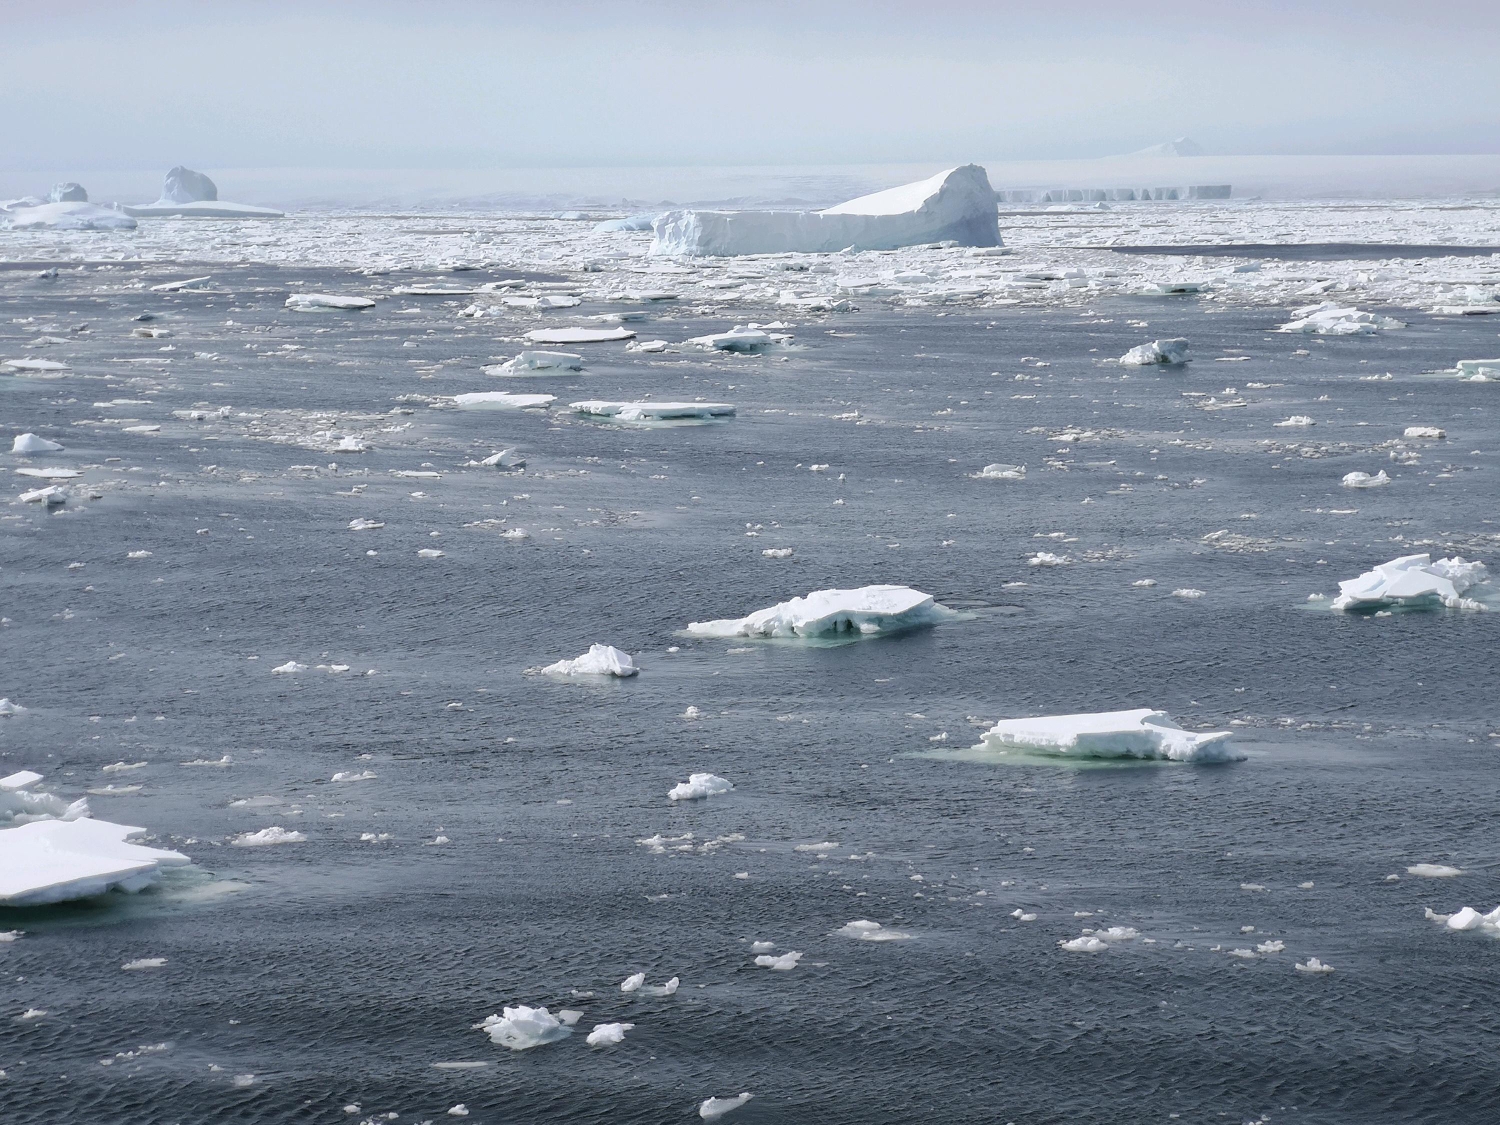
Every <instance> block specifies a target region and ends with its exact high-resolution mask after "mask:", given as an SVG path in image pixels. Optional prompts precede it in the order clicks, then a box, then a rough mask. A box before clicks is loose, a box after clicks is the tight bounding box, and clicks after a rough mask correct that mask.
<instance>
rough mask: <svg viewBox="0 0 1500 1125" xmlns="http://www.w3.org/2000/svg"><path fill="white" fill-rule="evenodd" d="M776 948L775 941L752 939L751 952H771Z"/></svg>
mask: <svg viewBox="0 0 1500 1125" xmlns="http://www.w3.org/2000/svg"><path fill="white" fill-rule="evenodd" d="M775 948H776V943H775V942H774V941H752V942H751V943H750V952H751V953H769V952H771V950H773V949H775Z"/></svg>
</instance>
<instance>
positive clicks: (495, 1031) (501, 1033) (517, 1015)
mask: <svg viewBox="0 0 1500 1125" xmlns="http://www.w3.org/2000/svg"><path fill="white" fill-rule="evenodd" d="M474 1026H475V1028H477V1029H478V1030H480V1031H483V1032H484V1033H485V1034H487V1035H488V1036H489V1037H490V1042H491V1043H496V1044H499V1045H500V1046H501V1047H508V1048H510V1049H511V1050H512V1051H527V1050H530V1049H531V1048H532V1047H540V1046H541V1045H542V1044H544V1043H555V1042H557V1040H559V1039H566V1038H567V1037H568V1036H569V1035H571V1034H573V1029H572V1028H571V1027H569V1026H567V1025H566V1024H564V1023H563V1022H562V1021H561V1020H559V1019H558V1018H557V1017H556V1016H554V1015H553V1014H552V1013H551V1012H549V1011H547V1009H546V1008H531V1007H528V1006H527V1005H525V1004H518V1005H516V1006H515V1007H514V1008H505V1009H503V1012H502V1014H501V1015H498V1016H487V1017H485V1019H484V1021H483V1022H482V1023H477V1024H475V1025H474Z"/></svg>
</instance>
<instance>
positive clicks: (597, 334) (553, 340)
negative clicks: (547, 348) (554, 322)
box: [526, 328, 635, 344]
mask: <svg viewBox="0 0 1500 1125" xmlns="http://www.w3.org/2000/svg"><path fill="white" fill-rule="evenodd" d="M526 338H527V339H528V340H532V341H534V342H536V343H538V344H604V343H609V342H611V341H613V340H632V339H634V338H635V333H634V332H633V331H631V330H630V329H629V328H533V329H532V330H531V331H530V332H528V333H526Z"/></svg>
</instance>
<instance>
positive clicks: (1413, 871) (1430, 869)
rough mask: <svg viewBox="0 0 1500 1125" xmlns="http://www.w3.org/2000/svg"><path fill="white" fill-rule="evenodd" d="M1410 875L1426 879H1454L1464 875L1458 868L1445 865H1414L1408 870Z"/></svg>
mask: <svg viewBox="0 0 1500 1125" xmlns="http://www.w3.org/2000/svg"><path fill="white" fill-rule="evenodd" d="M1406 873H1407V874H1408V875H1418V876H1421V877H1422V878H1424V879H1452V878H1454V877H1455V876H1458V875H1462V874H1463V871H1462V870H1461V869H1460V868H1457V867H1449V866H1448V865H1447V864H1445V863H1414V864H1412V865H1411V866H1410V867H1408V868H1407V869H1406Z"/></svg>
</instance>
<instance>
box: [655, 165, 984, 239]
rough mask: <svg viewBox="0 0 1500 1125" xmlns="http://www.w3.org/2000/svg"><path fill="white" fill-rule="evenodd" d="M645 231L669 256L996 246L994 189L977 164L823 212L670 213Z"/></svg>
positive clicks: (841, 204)
mask: <svg viewBox="0 0 1500 1125" xmlns="http://www.w3.org/2000/svg"><path fill="white" fill-rule="evenodd" d="M651 229H652V233H653V240H652V244H651V252H652V253H653V254H658V255H669V256H673V257H678V256H696V255H714V256H729V255H737V254H787V253H802V254H829V253H836V252H837V251H840V250H844V249H846V248H851V247H852V248H854V249H857V250H893V249H896V248H897V247H901V246H912V245H916V244H918V243H924V242H956V243H958V244H959V245H962V246H998V245H1000V220H999V213H998V210H997V208H996V206H995V193H994V190H993V189H992V188H991V187H990V181H989V178H988V177H987V176H986V175H985V171H984V169H983V168H981V167H979V165H977V164H965V165H963V166H962V167H959V168H950V169H948V170H947V171H943V172H939V173H938V174H937V175H935V176H932V177H931V178H929V179H926V180H920V181H918V182H917V183H912V184H905V185H903V186H901V187H895V188H890V189H888V190H886V191H880V192H875V193H874V194H872V195H863V196H860V197H859V198H858V199H851V200H849V201H848V202H847V203H840V204H839V205H838V206H836V207H829V208H828V209H826V210H824V211H668V212H667V213H666V214H664V215H660V216H658V217H657V219H656V221H655V222H654V223H653V224H652V228H651Z"/></svg>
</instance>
